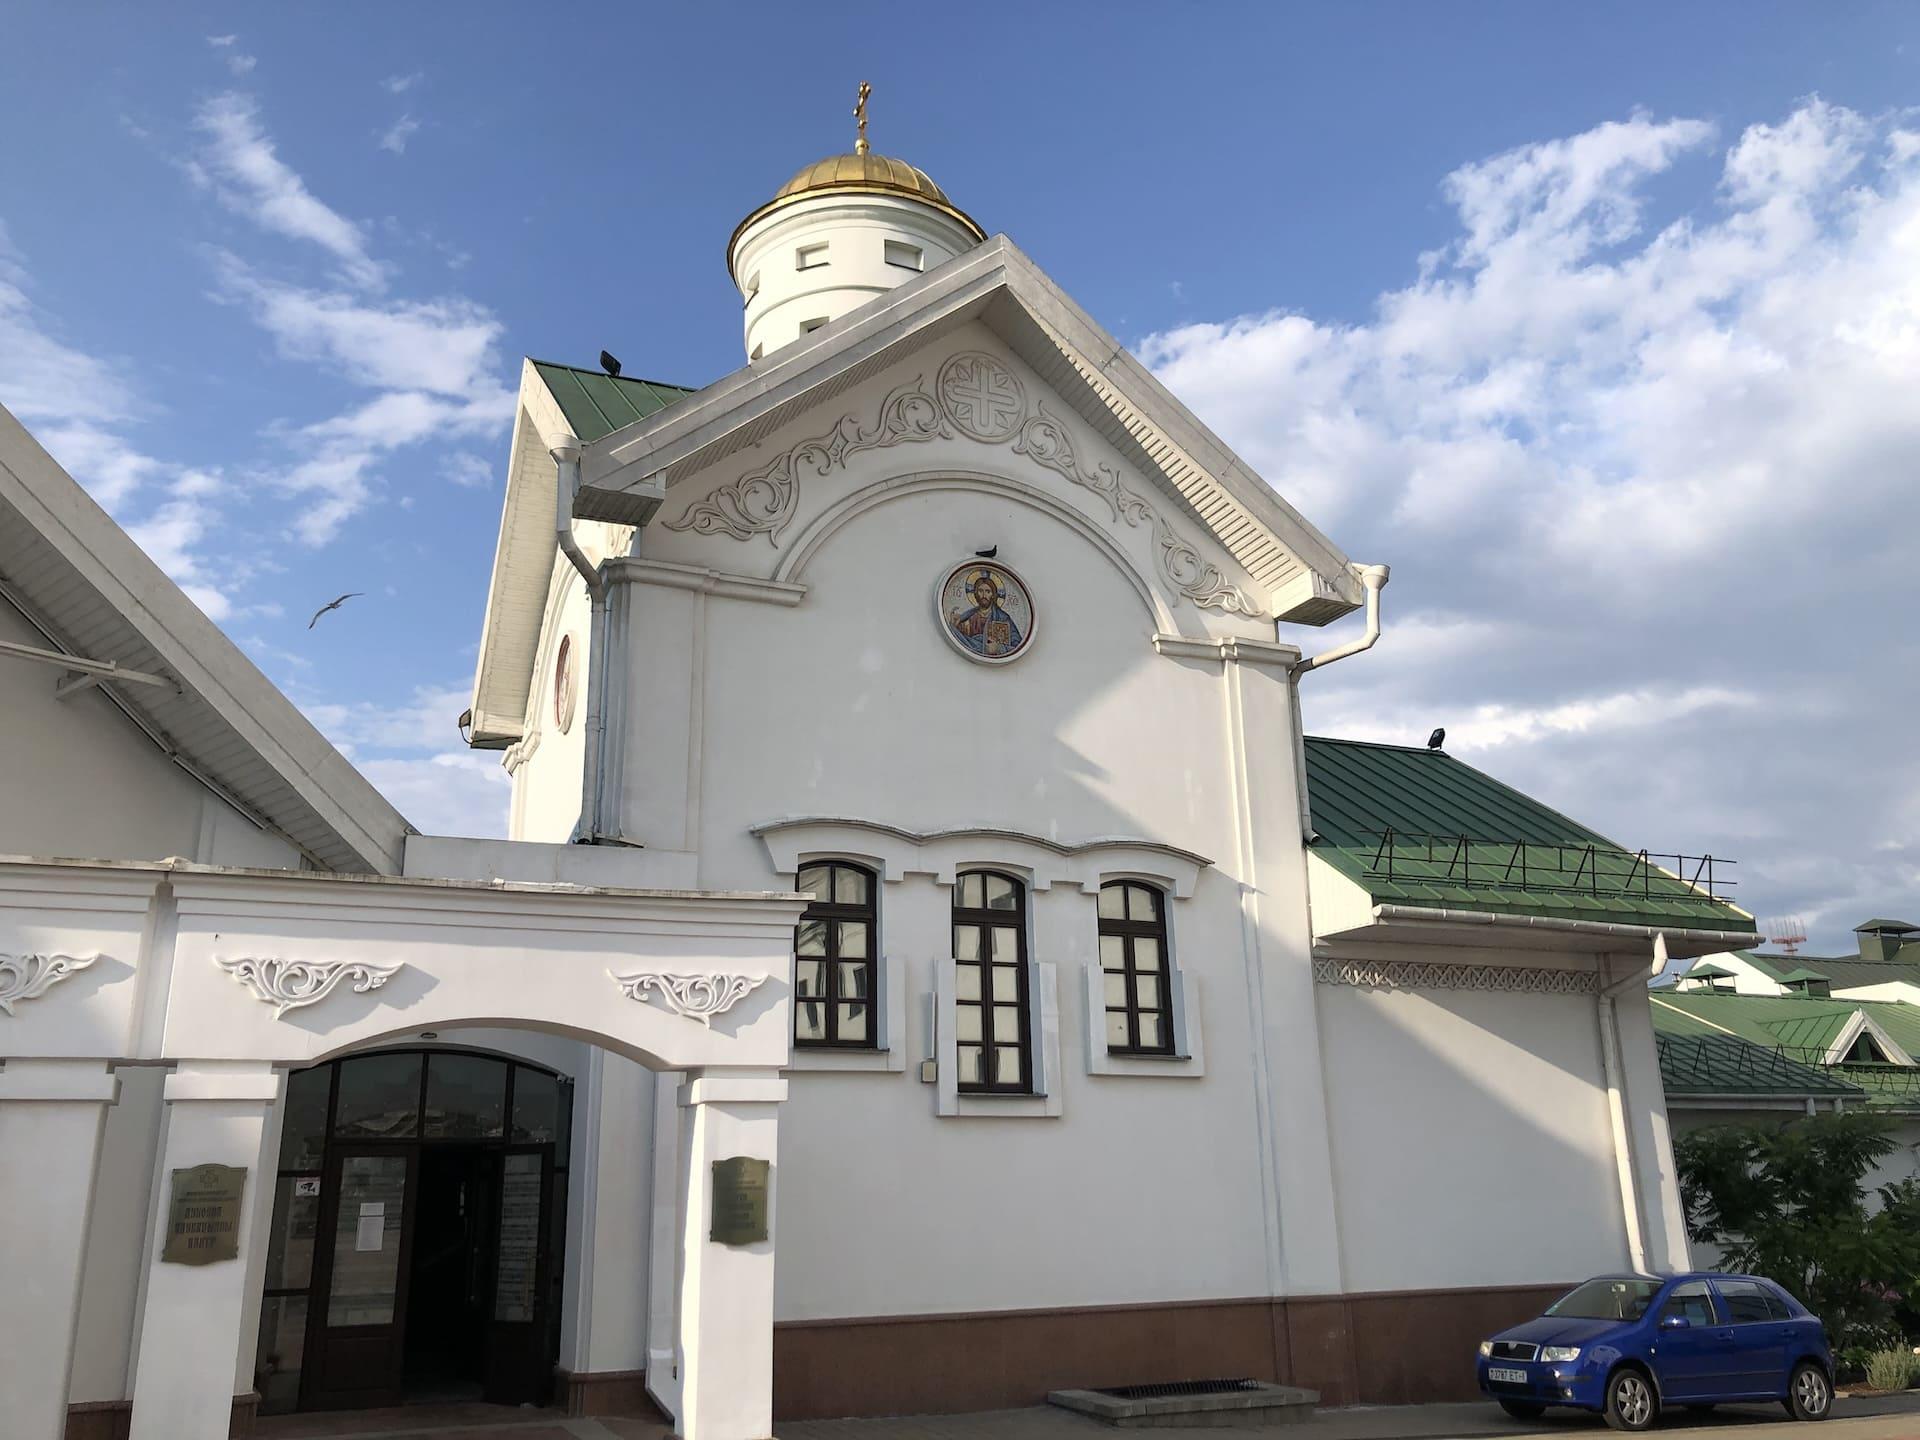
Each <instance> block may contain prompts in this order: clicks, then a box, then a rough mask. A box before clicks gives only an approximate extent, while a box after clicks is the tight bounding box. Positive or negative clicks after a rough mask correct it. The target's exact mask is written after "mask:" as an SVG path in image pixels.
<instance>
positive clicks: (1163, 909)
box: [1099, 880, 1177, 1058]
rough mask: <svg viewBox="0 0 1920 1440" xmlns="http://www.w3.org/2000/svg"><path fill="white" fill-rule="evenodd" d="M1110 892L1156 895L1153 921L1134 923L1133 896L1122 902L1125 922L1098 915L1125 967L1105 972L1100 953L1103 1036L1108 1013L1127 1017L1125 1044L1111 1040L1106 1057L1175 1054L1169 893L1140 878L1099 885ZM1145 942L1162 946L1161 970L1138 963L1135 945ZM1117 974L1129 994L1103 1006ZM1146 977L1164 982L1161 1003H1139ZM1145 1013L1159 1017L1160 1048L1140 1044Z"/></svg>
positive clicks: (1103, 929) (1101, 1023) (1161, 988)
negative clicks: (1110, 978) (1142, 980)
mask: <svg viewBox="0 0 1920 1440" xmlns="http://www.w3.org/2000/svg"><path fill="white" fill-rule="evenodd" d="M1109 890H1118V891H1120V892H1121V893H1122V894H1123V896H1124V895H1125V894H1126V892H1128V891H1132V890H1138V891H1140V892H1142V893H1143V894H1147V895H1151V896H1152V897H1153V918H1151V919H1147V920H1135V919H1132V918H1131V916H1132V914H1133V902H1132V899H1131V898H1130V897H1129V898H1127V899H1126V900H1125V901H1124V903H1123V907H1122V908H1123V909H1124V911H1125V912H1126V917H1127V918H1115V917H1112V916H1107V915H1102V916H1100V917H1099V928H1100V934H1101V936H1102V937H1105V936H1108V935H1111V936H1114V937H1115V938H1117V939H1118V940H1119V941H1120V947H1121V966H1122V968H1121V969H1120V970H1118V971H1115V970H1110V969H1108V968H1107V963H1106V956H1105V955H1104V954H1102V955H1101V957H1100V994H1101V1004H1102V1010H1101V1020H1100V1031H1101V1035H1102V1036H1103V1037H1104V1036H1105V1034H1106V1017H1107V1016H1108V1015H1115V1014H1124V1015H1125V1016H1126V1017H1127V1043H1126V1044H1124V1045H1115V1044H1113V1043H1111V1042H1109V1043H1108V1044H1107V1053H1108V1054H1109V1055H1148V1056H1158V1057H1162V1058H1164V1057H1167V1056H1171V1055H1174V1054H1176V1053H1177V1048H1176V1037H1175V1036H1174V1033H1173V957H1172V955H1171V953H1170V952H1169V947H1168V945H1167V893H1166V891H1164V890H1160V889H1156V888H1155V887H1154V886H1151V885H1145V884H1142V883H1141V882H1140V881H1138V880H1109V881H1108V882H1107V883H1106V884H1104V885H1102V886H1101V887H1100V893H1101V894H1102V895H1104V894H1106V892H1107V891H1109ZM1141 939H1147V940H1152V941H1153V942H1154V944H1155V945H1156V946H1157V947H1158V949H1159V951H1160V964H1159V966H1158V968H1157V969H1152V968H1149V969H1146V970H1142V969H1141V968H1139V967H1138V966H1137V965H1136V964H1135V963H1134V956H1135V948H1134V945H1135V941H1137V940H1141ZM1101 948H1102V949H1103V950H1104V948H1105V947H1104V946H1103V947H1101ZM1114 974H1118V975H1120V976H1121V977H1122V979H1123V983H1124V985H1125V989H1126V995H1125V998H1124V1000H1123V1001H1122V1003H1121V1004H1119V1005H1108V1004H1106V1002H1105V997H1106V989H1107V987H1106V977H1107V976H1109V975H1114ZM1143 974H1145V975H1153V976H1156V977H1157V978H1158V980H1159V982H1160V1003H1159V1004H1158V1005H1142V1004H1141V1003H1140V993H1139V979H1140V977H1141V976H1142V975H1143ZM1143 1015H1157V1016H1159V1017H1160V1034H1161V1037H1162V1039H1161V1043H1160V1044H1158V1045H1142V1044H1141V1043H1140V1018H1141V1016H1143Z"/></svg>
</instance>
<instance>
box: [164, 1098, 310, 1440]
mask: <svg viewBox="0 0 1920 1440" xmlns="http://www.w3.org/2000/svg"><path fill="white" fill-rule="evenodd" d="M279 1090H280V1079H279V1077H278V1076H277V1075H275V1073H274V1071H273V1067H272V1066H270V1065H266V1064H259V1063H254V1062H231V1061H229V1062H212V1061H209V1062H201V1063H197V1064H196V1063H192V1062H182V1063H181V1065H180V1066H179V1067H178V1068H177V1069H176V1070H175V1071H174V1073H173V1074H171V1075H169V1076H168V1077H167V1083H166V1108H167V1114H166V1135H165V1139H164V1140H163V1141H162V1142H161V1146H160V1160H159V1171H160V1174H159V1181H160V1186H161V1191H162V1205H163V1206H164V1205H165V1204H166V1203H167V1201H166V1196H167V1195H168V1194H169V1193H170V1191H171V1180H172V1172H173V1171H175V1170H184V1169H189V1168H191V1167H192V1166H195V1165H209V1164H212V1165H242V1166H245V1167H246V1169H247V1179H246V1190H245V1192H244V1194H243V1196H242V1205H243V1208H244V1209H248V1210H250V1209H251V1207H252V1205H253V1202H254V1200H255V1198H256V1196H257V1194H258V1187H259V1186H261V1185H266V1184H271V1183H272V1180H271V1176H263V1175H262V1173H261V1169H260V1154H261V1143H262V1139H263V1137H264V1133H265V1129H266V1121H267V1115H268V1113H269V1111H270V1110H271V1109H272V1106H273V1104H274V1101H275V1099H276V1097H277V1096H278V1094H279ZM164 1215H165V1211H164V1209H163V1211H162V1216H163V1223H162V1224H161V1225H159V1226H157V1227H155V1234H154V1235H153V1237H152V1242H151V1248H150V1249H149V1251H148V1253H147V1256H146V1265H147V1283H146V1293H145V1297H144V1299H143V1301H142V1308H141V1313H140V1322H139V1331H138V1336H137V1339H136V1341H135V1345H136V1349H135V1353H134V1379H133V1417H132V1426H131V1429H130V1432H129V1435H130V1440H187V1437H194V1440H199V1437H202V1436H206V1437H217V1436H221V1435H225V1434H226V1433H227V1427H228V1423H229V1420H230V1417H231V1414H232V1406H233V1395H234V1389H233V1386H234V1359H235V1356H236V1355H238V1354H239V1353H240V1330H241V1325H242V1323H243V1320H244V1317H245V1315H246V1311H247V1272H248V1270H249V1268H250V1267H249V1259H250V1256H251V1254H252V1249H253V1245H254V1243H255V1237H254V1233H253V1229H252V1227H251V1226H249V1225H247V1224H244V1223H243V1224H242V1225H241V1227H240V1235H239V1254H238V1256H237V1257H236V1258H234V1259H232V1260H216V1261H214V1262H212V1263H211V1264H206V1265H174V1264H163V1263H162V1262H161V1260H160V1254H161V1249H162V1246H163V1245H164V1243H165V1238H166V1237H165V1225H164Z"/></svg>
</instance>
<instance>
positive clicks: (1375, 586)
mask: <svg viewBox="0 0 1920 1440" xmlns="http://www.w3.org/2000/svg"><path fill="white" fill-rule="evenodd" d="M1357 569H1358V571H1359V575H1360V583H1361V584H1362V585H1364V586H1366V587H1367V628H1366V630H1365V631H1363V632H1362V633H1361V636H1360V638H1359V639H1358V640H1349V641H1348V642H1347V643H1346V644H1345V645H1336V646H1335V647H1334V648H1333V649H1331V650H1323V651H1322V652H1321V653H1320V654H1318V655H1315V656H1312V657H1311V658H1309V659H1306V660H1296V661H1294V662H1293V664H1292V665H1290V666H1288V667H1287V690H1288V694H1289V699H1290V701H1291V704H1292V709H1293V730H1294V734H1296V735H1300V736H1304V735H1305V734H1306V733H1307V732H1306V721H1305V720H1304V719H1303V718H1302V717H1301V714H1300V677H1301V676H1303V675H1305V674H1307V673H1308V672H1310V671H1313V670H1318V669H1320V668H1321V667H1322V666H1326V665H1331V664H1333V662H1334V661H1336V660H1344V659H1346V658H1347V657H1348V656H1349V655H1358V654H1359V653H1360V652H1361V651H1362V650H1371V649H1372V648H1373V643H1374V641H1376V640H1378V639H1379V638H1380V591H1381V590H1382V589H1383V588H1385V586H1386V583H1387V577H1388V576H1389V575H1390V574H1391V573H1392V571H1391V569H1390V568H1389V567H1388V566H1385V565H1363V566H1359V567H1357ZM1293 770H1294V775H1293V789H1294V793H1295V794H1296V795H1298V796H1299V797H1300V838H1301V839H1302V840H1311V839H1312V838H1313V816H1312V814H1311V812H1310V811H1309V809H1308V805H1307V747H1306V745H1305V743H1304V742H1303V743H1301V744H1298V745H1295V746H1294V747H1293Z"/></svg>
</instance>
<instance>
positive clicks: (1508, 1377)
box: [1487, 1366, 1527, 1385]
mask: <svg viewBox="0 0 1920 1440" xmlns="http://www.w3.org/2000/svg"><path fill="white" fill-rule="evenodd" d="M1487 1379H1489V1380H1493V1381H1496V1382H1498V1383H1499V1384H1502V1385H1524V1384H1526V1383H1527V1372H1526V1371H1524V1370H1501V1369H1499V1368H1497V1367H1495V1366H1489V1367H1488V1369H1487Z"/></svg>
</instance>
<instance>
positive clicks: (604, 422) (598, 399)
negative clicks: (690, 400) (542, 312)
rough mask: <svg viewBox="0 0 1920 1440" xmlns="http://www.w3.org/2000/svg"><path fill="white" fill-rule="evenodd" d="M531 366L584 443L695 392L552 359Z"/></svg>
mask: <svg viewBox="0 0 1920 1440" xmlns="http://www.w3.org/2000/svg"><path fill="white" fill-rule="evenodd" d="M527 363H528V364H529V365H531V366H532V367H533V369H534V373H535V374H537V375H538V376H539V377H540V379H541V380H542V381H543V382H545V384H546V387H547V390H548V392H549V393H551V394H552V396H553V398H554V400H555V401H556V402H557V403H558V404H559V406H560V411H561V413H562V414H563V415H565V416H566V417H567V424H569V425H571V426H572V427H573V435H574V438H575V439H576V440H579V441H580V442H581V443H583V444H589V443H591V442H593V441H595V440H598V439H601V438H602V437H603V436H607V435H611V434H612V433H613V432H614V431H615V430H621V429H624V428H625V427H627V426H628V425H632V424H634V423H635V422H637V421H640V420H644V419H646V418H647V417H648V416H649V415H653V414H657V413H658V412H659V411H662V410H664V409H666V408H667V406H669V405H671V404H673V403H674V401H676V400H682V399H684V398H686V397H687V396H689V395H691V394H693V393H694V392H693V391H691V390H689V389H687V388H686V387H685V386H682V385H663V384H661V383H660V382H659V381H657V380H638V379H635V378H633V377H632V376H629V375H608V374H607V373H605V372H604V371H601V370H582V369H580V368H579V367H578V366H574V365H556V364H554V363H553V362H552V361H550V360H529V361H528V362H527Z"/></svg>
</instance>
